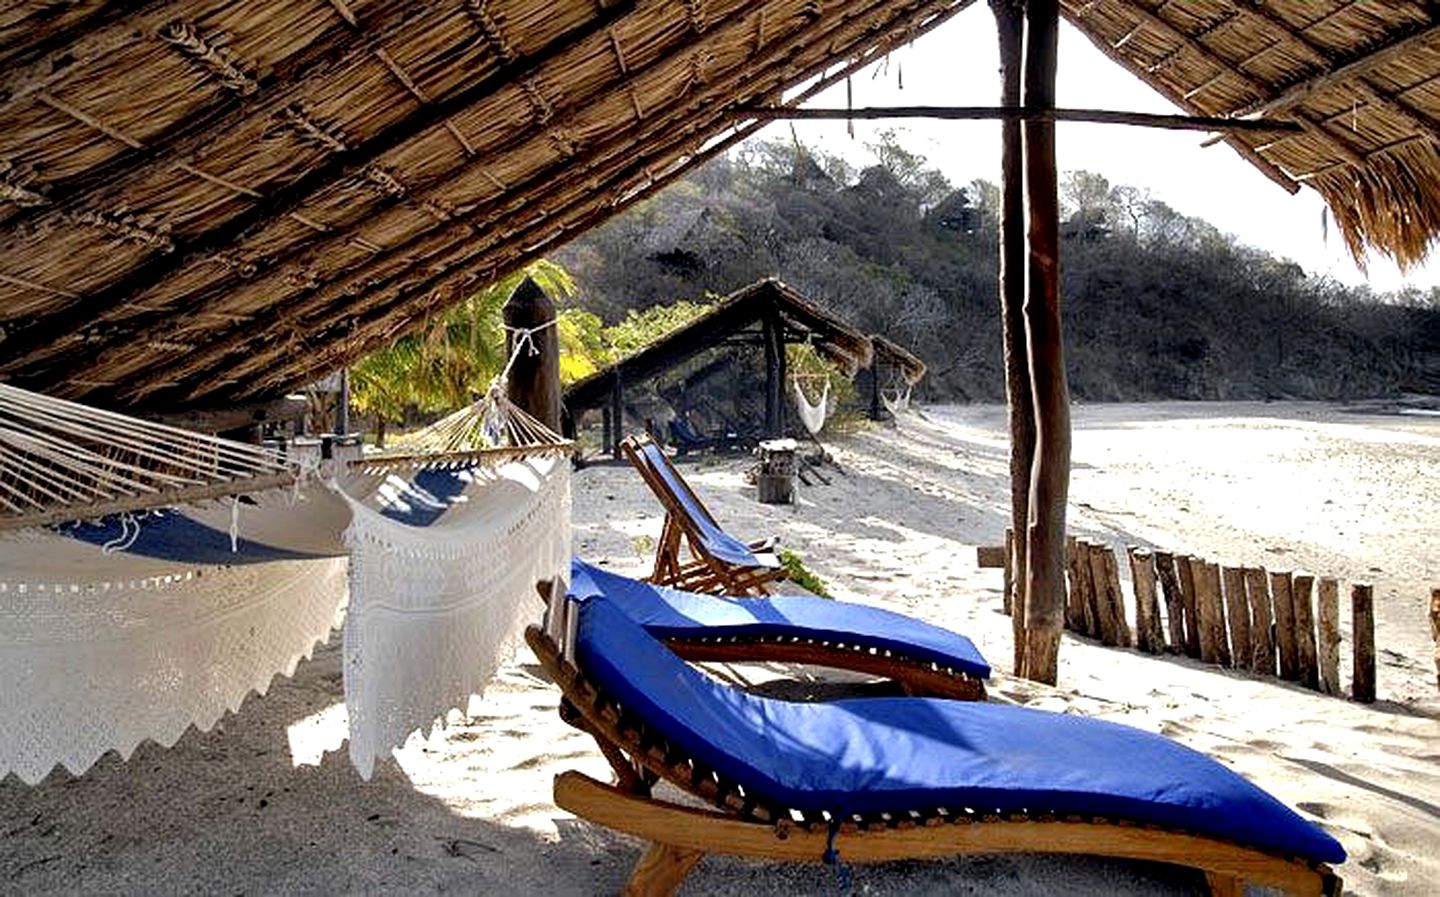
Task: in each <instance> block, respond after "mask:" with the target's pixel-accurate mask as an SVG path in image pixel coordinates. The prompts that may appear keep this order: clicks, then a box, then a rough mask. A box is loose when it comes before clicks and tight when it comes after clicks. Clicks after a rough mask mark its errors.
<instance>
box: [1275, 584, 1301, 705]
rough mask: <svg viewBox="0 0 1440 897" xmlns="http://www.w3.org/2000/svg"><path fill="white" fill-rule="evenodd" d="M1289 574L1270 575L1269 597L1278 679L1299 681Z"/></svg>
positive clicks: (1293, 601) (1298, 660) (1292, 598)
mask: <svg viewBox="0 0 1440 897" xmlns="http://www.w3.org/2000/svg"><path fill="white" fill-rule="evenodd" d="M1291 588H1292V587H1291V583H1290V574H1289V573H1275V572H1271V574H1270V597H1271V599H1272V601H1273V602H1274V604H1275V642H1276V644H1277V645H1278V646H1279V648H1280V678H1281V679H1287V680H1289V681H1291V682H1297V681H1299V679H1300V649H1299V647H1298V646H1297V645H1296V643H1295V595H1294V593H1293V591H1292V590H1291Z"/></svg>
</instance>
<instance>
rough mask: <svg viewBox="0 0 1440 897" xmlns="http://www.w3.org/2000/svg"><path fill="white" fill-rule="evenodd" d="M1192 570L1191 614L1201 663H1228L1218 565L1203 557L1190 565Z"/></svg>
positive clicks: (1228, 656)
mask: <svg viewBox="0 0 1440 897" xmlns="http://www.w3.org/2000/svg"><path fill="white" fill-rule="evenodd" d="M1191 566H1192V567H1193V569H1194V572H1195V617H1196V619H1197V621H1198V622H1199V626H1200V659H1201V660H1202V661H1204V662H1205V663H1216V664H1219V665H1221V666H1227V667H1228V666H1229V665H1230V645H1229V643H1228V642H1226V641H1225V610H1224V605H1223V604H1221V602H1220V568H1219V567H1218V566H1217V565H1215V564H1212V563H1210V562H1208V561H1206V560H1204V559H1203V558H1197V559H1196V561H1195V562H1194V563H1193V564H1192V565H1191Z"/></svg>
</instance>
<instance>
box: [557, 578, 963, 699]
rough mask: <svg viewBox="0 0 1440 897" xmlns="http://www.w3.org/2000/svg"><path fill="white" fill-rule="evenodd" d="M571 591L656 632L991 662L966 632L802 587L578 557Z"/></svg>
mask: <svg viewBox="0 0 1440 897" xmlns="http://www.w3.org/2000/svg"><path fill="white" fill-rule="evenodd" d="M570 597H571V598H573V599H575V600H578V601H585V600H588V599H591V598H595V597H604V598H606V599H608V600H609V601H610V602H611V603H612V604H614V605H615V606H616V607H618V608H620V609H621V610H622V611H624V612H625V615H626V616H628V617H629V618H630V619H631V620H634V621H635V622H636V623H639V624H640V625H641V626H643V627H645V630H646V631H647V632H649V633H650V635H652V636H653V637H655V638H657V639H688V638H697V637H703V636H712V635H727V636H737V637H741V638H769V637H777V636H792V637H799V638H813V639H820V640H824V641H828V642H834V643H840V644H846V645H862V646H865V647H873V648H879V649H886V650H890V651H894V652H897V653H900V654H903V655H905V656H906V657H909V658H912V659H915V660H920V661H928V662H932V663H937V664H940V665H941V666H947V667H951V668H952V669H955V670H959V671H960V672H962V673H965V674H967V675H970V676H974V677H975V678H977V679H988V678H989V677H990V665H989V664H988V663H986V662H985V658H984V657H982V656H981V654H980V652H979V650H978V649H976V647H975V645H974V644H973V643H972V642H971V641H970V640H969V639H968V638H966V637H965V636H963V635H960V634H958V633H955V632H951V631H949V630H948V629H942V628H940V627H939V626H932V625H930V624H929V623H925V622H923V621H920V620H916V619H914V618H913V617H907V616H904V615H903V614H897V613H893V612H891V611H888V610H882V609H880V608H877V607H867V606H865V605H863V604H849V603H847V602H844V601H832V600H830V599H828V598H812V597H808V596H801V595H788V596H774V597H769V598H725V597H718V596H715V595H699V594H696V593H694V592H686V591H682V590H680V589H673V588H670V587H668V586H657V585H652V584H651V583H648V582H640V581H638V580H634V579H630V578H629V577H626V576H620V575H619V574H617V573H611V572H610V571H608V570H602V569H601V568H599V567H596V566H594V565H592V564H587V563H586V562H585V561H583V560H581V559H579V558H575V559H574V560H572V561H571V563H570Z"/></svg>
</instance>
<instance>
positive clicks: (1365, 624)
mask: <svg viewBox="0 0 1440 897" xmlns="http://www.w3.org/2000/svg"><path fill="white" fill-rule="evenodd" d="M1350 614H1351V626H1352V628H1353V629H1354V639H1355V671H1354V678H1353V679H1352V681H1351V685H1350V696H1351V698H1352V699H1354V700H1356V701H1359V702H1360V703H1362V704H1373V703H1375V590H1374V588H1373V587H1372V586H1370V585H1369V584H1367V583H1362V582H1357V583H1355V584H1354V585H1352V586H1351V587H1350Z"/></svg>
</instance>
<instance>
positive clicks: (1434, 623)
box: [1430, 589, 1440, 687]
mask: <svg viewBox="0 0 1440 897" xmlns="http://www.w3.org/2000/svg"><path fill="white" fill-rule="evenodd" d="M1430 637H1431V638H1433V639H1434V640H1435V685H1436V687H1440V589H1431V590H1430Z"/></svg>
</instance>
